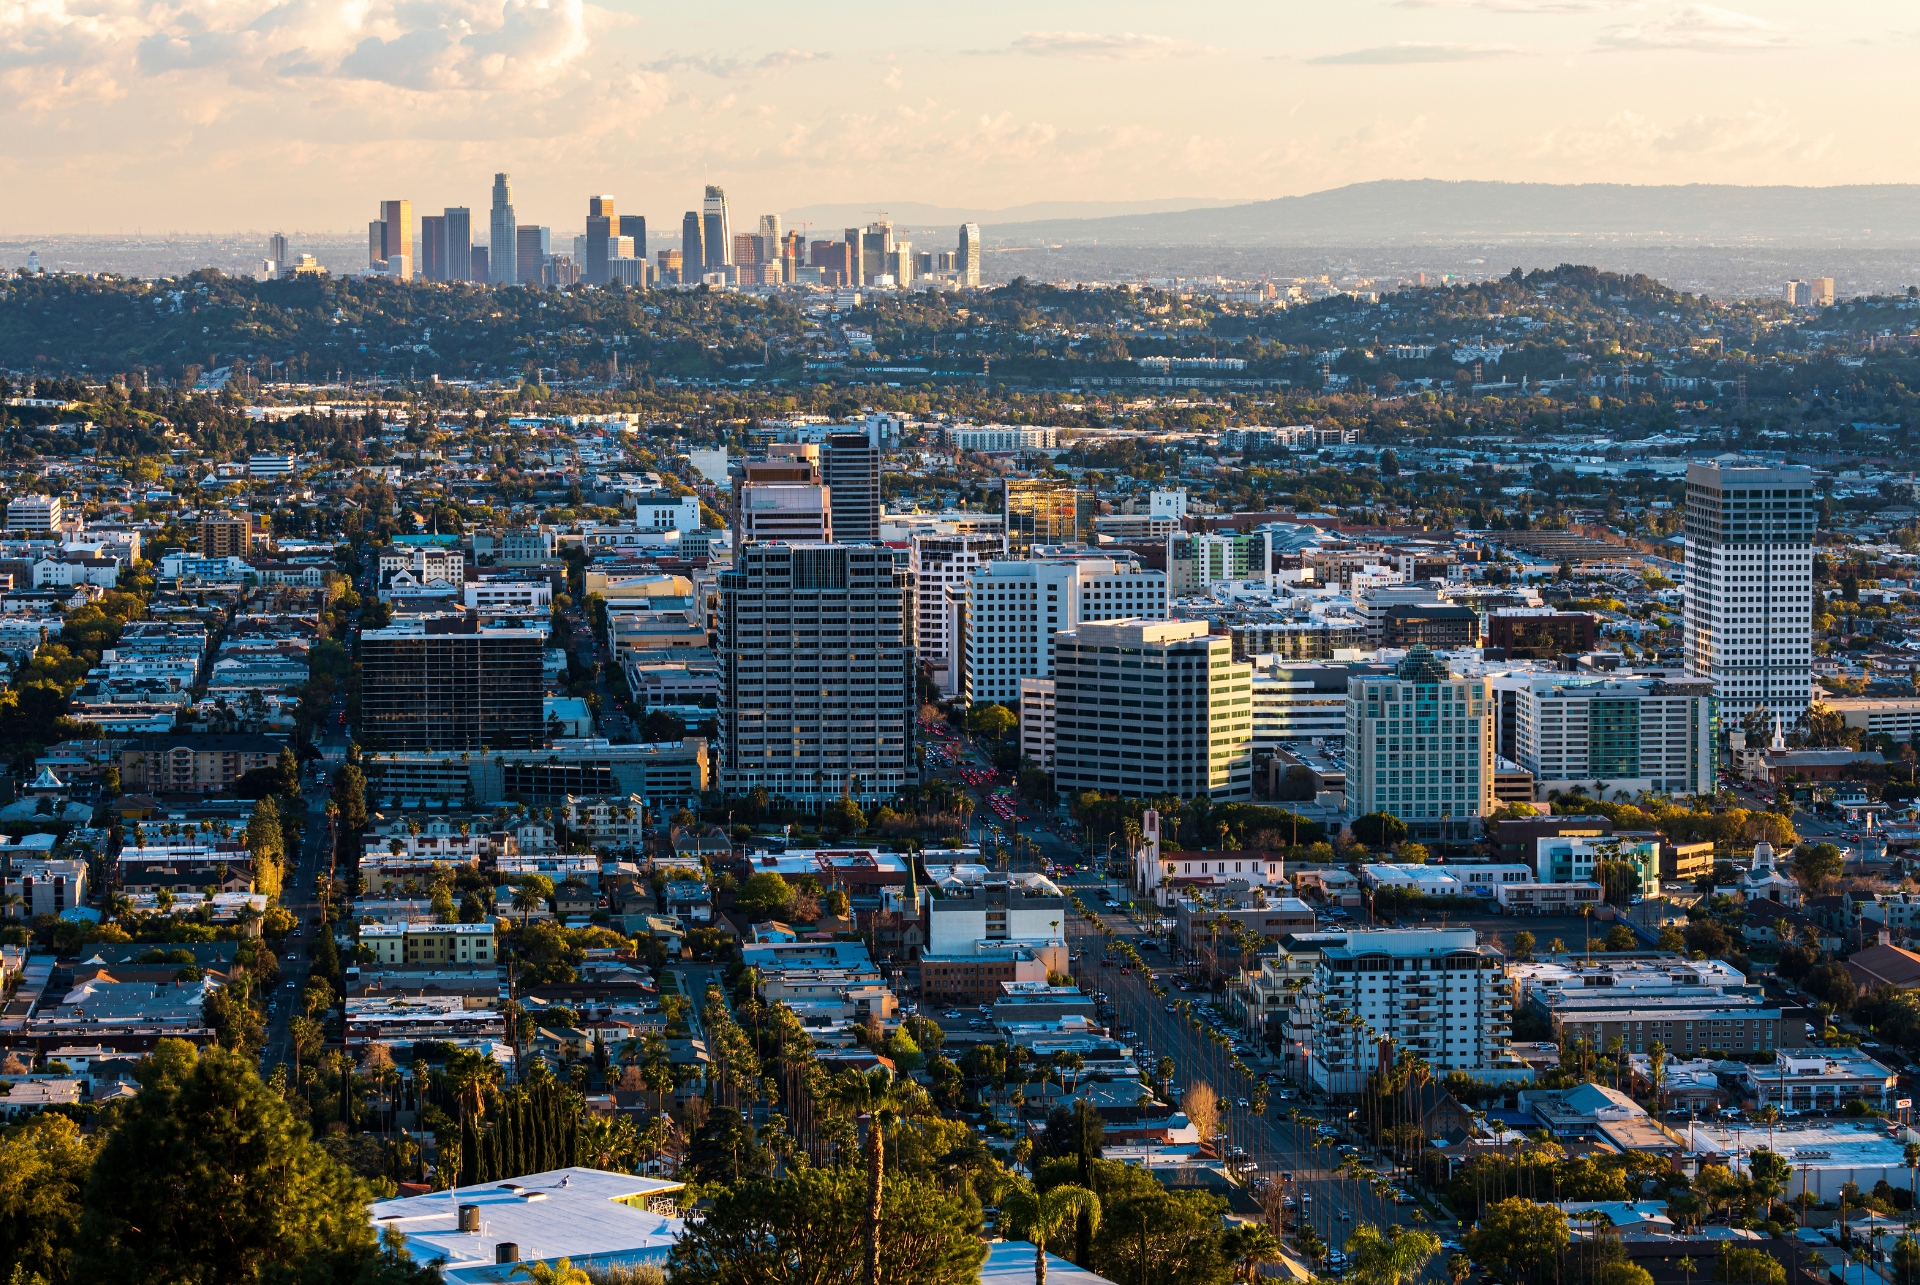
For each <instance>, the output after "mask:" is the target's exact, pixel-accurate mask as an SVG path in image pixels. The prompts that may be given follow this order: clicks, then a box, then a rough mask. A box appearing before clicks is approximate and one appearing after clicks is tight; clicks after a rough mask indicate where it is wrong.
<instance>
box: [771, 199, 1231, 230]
mask: <svg viewBox="0 0 1920 1285" xmlns="http://www.w3.org/2000/svg"><path fill="white" fill-rule="evenodd" d="M1243 202H1244V198H1243V199H1242V200H1222V199H1219V198H1216V197H1207V196H1173V197H1165V198H1162V199H1160V200H1155V201H1030V202H1028V203H1027V204H1025V205H1015V206H1010V207H1008V208H1005V209H998V210H990V209H983V208H981V207H979V206H965V205H929V204H928V203H926V202H925V201H859V202H839V203H836V204H831V205H807V206H801V207H800V208H798V209H792V210H787V211H785V212H783V213H782V214H781V216H780V217H781V218H782V219H784V220H786V223H787V226H788V227H799V226H801V225H802V224H808V223H810V224H812V225H813V227H814V228H815V229H816V231H827V230H837V229H840V228H850V227H864V226H866V225H867V224H868V223H870V222H872V221H873V220H874V219H876V218H878V217H880V212H881V211H883V210H884V211H885V212H886V215H887V217H888V218H889V219H891V220H893V224H894V226H895V227H896V228H951V227H954V226H957V225H959V224H961V223H980V224H988V223H994V224H1007V223H1033V222H1037V221H1040V220H1047V221H1054V220H1085V219H1103V218H1112V217H1115V216H1122V215H1129V214H1164V213H1168V212H1176V211H1190V210H1211V209H1220V208H1223V207H1229V206H1238V205H1241V204H1243Z"/></svg>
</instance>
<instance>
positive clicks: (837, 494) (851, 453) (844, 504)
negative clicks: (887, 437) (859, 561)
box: [820, 427, 881, 544]
mask: <svg viewBox="0 0 1920 1285" xmlns="http://www.w3.org/2000/svg"><path fill="white" fill-rule="evenodd" d="M880 455H881V451H880V434H879V429H878V428H877V427H876V428H870V429H869V430H868V431H866V432H864V433H829V434H827V449H826V450H825V451H823V452H821V460H820V475H821V477H822V478H823V479H824V480H825V482H826V484H827V488H828V490H830V491H831V492H832V493H833V495H832V499H833V538H834V539H835V540H837V541H839V542H840V543H841V544H867V543H870V542H872V541H874V540H878V539H879V538H880Z"/></svg>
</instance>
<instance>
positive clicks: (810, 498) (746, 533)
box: [733, 482, 833, 551]
mask: <svg viewBox="0 0 1920 1285" xmlns="http://www.w3.org/2000/svg"><path fill="white" fill-rule="evenodd" d="M737 490H738V492H739V497H740V498H739V500H738V501H737V503H738V506H739V507H738V510H737V513H736V517H735V521H734V534H733V538H734V547H735V550H736V551H738V549H739V548H740V546H742V545H746V544H753V543H768V542H772V541H778V540H785V541H788V542H803V543H809V544H830V543H832V542H833V508H832V501H831V500H830V499H829V498H828V495H827V488H826V487H824V486H821V485H820V484H819V483H817V482H814V483H807V482H745V483H741V484H739V486H738V487H737Z"/></svg>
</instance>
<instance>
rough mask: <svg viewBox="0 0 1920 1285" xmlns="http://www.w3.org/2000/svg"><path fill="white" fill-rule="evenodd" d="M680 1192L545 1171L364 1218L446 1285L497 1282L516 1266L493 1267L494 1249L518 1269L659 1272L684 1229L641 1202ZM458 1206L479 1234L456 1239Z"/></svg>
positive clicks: (384, 1204) (590, 1173)
mask: <svg viewBox="0 0 1920 1285" xmlns="http://www.w3.org/2000/svg"><path fill="white" fill-rule="evenodd" d="M681 1186H682V1184H681V1183H678V1182H668V1181H663V1180H662V1179H659V1178H640V1177H636V1176H634V1175H632V1174H620V1173H608V1172H606V1171H605V1170H601V1169H582V1168H570V1169H553V1170H549V1171H547V1172H545V1173H535V1174H527V1175H526V1176H525V1177H520V1178H509V1179H507V1180H506V1181H505V1182H499V1183H485V1184H482V1185H480V1186H476V1187H460V1188H457V1189H455V1190H454V1191H451V1192H446V1191H437V1192H433V1193H432V1194H430V1195H425V1196H406V1197H401V1198H398V1199H394V1200H379V1201H375V1202H374V1203H373V1205H372V1206H371V1207H370V1208H369V1210H368V1216H369V1217H370V1218H372V1220H373V1225H374V1229H375V1231H376V1232H378V1231H380V1230H383V1229H385V1228H388V1227H392V1228H393V1229H394V1230H395V1231H398V1232H401V1233H403V1234H405V1236H406V1238H407V1248H408V1250H409V1251H410V1252H411V1253H412V1254H413V1258H414V1261H415V1262H418V1263H423V1264H435V1263H438V1264H439V1265H440V1268H441V1272H442V1274H443V1275H446V1276H448V1277H449V1278H450V1279H459V1280H462V1281H474V1282H480V1281H487V1282H492V1281H501V1282H504V1281H506V1280H507V1279H508V1278H509V1277H510V1276H511V1275H512V1273H513V1271H514V1269H515V1267H516V1266H518V1264H504V1265H497V1264H496V1263H495V1262H494V1258H495V1247H496V1246H498V1245H500V1244H502V1243H503V1242H504V1243H512V1244H515V1245H518V1246H519V1248H520V1262H521V1263H529V1262H542V1261H550V1260H552V1259H557V1258H571V1259H572V1260H573V1262H574V1265H575V1266H585V1265H587V1263H588V1262H595V1263H606V1264H629V1263H646V1262H664V1261H665V1259H666V1257H667V1254H668V1253H669V1252H671V1250H672V1249H673V1244H674V1242H675V1241H676V1240H678V1239H679V1237H680V1232H681V1229H682V1228H683V1226H684V1224H683V1223H682V1222H681V1220H680V1219H678V1218H670V1217H667V1216H665V1215H663V1214H657V1213H653V1212H651V1211H649V1210H648V1209H647V1208H646V1201H647V1197H649V1196H654V1195H660V1194H662V1193H665V1192H670V1191H677V1190H679V1188H680V1187H681ZM461 1205H477V1206H479V1210H480V1230H479V1231H478V1232H462V1231H461V1230H460V1206H461ZM483 1268H484V1269H485V1270H480V1269H483ZM456 1274H457V1275H456ZM521 1279H524V1275H523V1276H522V1278H521Z"/></svg>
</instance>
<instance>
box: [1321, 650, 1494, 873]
mask: <svg viewBox="0 0 1920 1285" xmlns="http://www.w3.org/2000/svg"><path fill="white" fill-rule="evenodd" d="M1487 690H1488V689H1487V680H1486V679H1485V678H1461V677H1458V676H1456V675H1455V674H1454V673H1453V672H1452V670H1450V669H1449V668H1448V667H1447V663H1446V662H1445V661H1444V660H1441V659H1440V658H1439V657H1438V656H1436V655H1434V654H1433V652H1431V651H1429V650H1428V649H1427V648H1426V647H1414V648H1412V649H1411V650H1409V651H1408V652H1407V657H1406V659H1405V660H1403V661H1401V662H1400V665H1399V668H1398V669H1397V670H1395V671H1394V672H1392V673H1388V674H1365V675H1355V676H1354V677H1353V678H1351V679H1349V680H1348V683H1347V781H1346V796H1347V817H1348V818H1349V820H1353V819H1356V818H1359V817H1363V816H1367V815H1369V814H1371V813H1375V812H1386V813H1390V814H1392V815H1393V816H1396V817H1399V818H1400V819H1401V820H1402V821H1404V822H1406V823H1407V828H1408V829H1409V830H1410V831H1412V833H1413V836H1414V837H1415V838H1437V839H1445V838H1447V837H1449V836H1459V837H1461V838H1469V837H1472V836H1474V835H1476V834H1478V833H1479V830H1480V824H1481V818H1482V817H1485V816H1486V815H1487V814H1488V813H1489V812H1491V811H1493V809H1494V808H1495V806H1496V804H1495V802H1494V791H1493V785H1494V735H1495V732H1494V720H1495V718H1496V712H1495V707H1494V705H1493V703H1492V702H1490V701H1489V700H1488V698H1487Z"/></svg>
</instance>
